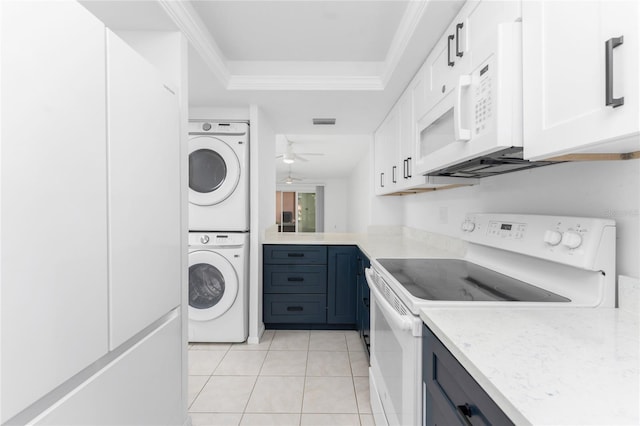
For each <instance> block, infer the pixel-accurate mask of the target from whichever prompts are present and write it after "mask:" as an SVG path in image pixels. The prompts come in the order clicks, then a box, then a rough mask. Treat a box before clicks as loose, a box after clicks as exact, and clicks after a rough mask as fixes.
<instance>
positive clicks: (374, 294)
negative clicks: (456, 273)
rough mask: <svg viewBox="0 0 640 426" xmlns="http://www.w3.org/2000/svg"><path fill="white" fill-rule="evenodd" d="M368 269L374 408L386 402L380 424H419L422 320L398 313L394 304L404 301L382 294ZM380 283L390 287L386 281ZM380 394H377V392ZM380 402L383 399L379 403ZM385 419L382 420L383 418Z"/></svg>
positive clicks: (390, 293)
mask: <svg viewBox="0 0 640 426" xmlns="http://www.w3.org/2000/svg"><path fill="white" fill-rule="evenodd" d="M372 274H373V272H372V271H371V270H370V269H367V270H366V277H367V282H368V283H369V287H370V288H371V375H372V381H373V382H374V383H375V388H374V389H371V400H372V407H373V406H376V405H379V404H380V403H381V404H382V410H383V413H384V417H385V419H380V417H379V414H381V413H374V416H376V415H377V417H378V418H377V419H376V424H380V423H382V422H383V421H384V420H386V423H388V424H389V425H391V426H396V425H398V426H400V425H417V424H419V419H420V417H421V414H420V413H421V408H422V407H421V397H420V392H421V377H422V340H421V335H422V321H421V320H420V318H419V317H416V316H414V315H412V314H411V312H409V311H408V310H407V311H406V312H404V313H400V312H398V310H396V309H395V308H394V307H393V306H400V305H402V302H400V300H399V299H397V297H396V296H395V293H393V291H391V289H387V291H385V294H388V295H389V296H390V297H391V298H392V299H393V298H396V300H394V301H392V302H391V303H390V302H388V301H387V299H385V298H384V297H383V296H382V293H381V292H380V290H379V289H378V287H377V285H376V284H375V283H374V282H373V279H372ZM378 282H379V285H381V286H387V284H386V283H384V281H378ZM376 393H377V394H376ZM377 401H379V402H377ZM381 420H382V421H381Z"/></svg>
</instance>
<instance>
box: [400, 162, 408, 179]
mask: <svg viewBox="0 0 640 426" xmlns="http://www.w3.org/2000/svg"><path fill="white" fill-rule="evenodd" d="M402 177H403V178H405V179H406V178H408V177H409V176H408V175H407V159H406V158H405V159H404V160H403V161H402Z"/></svg>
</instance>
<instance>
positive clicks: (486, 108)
mask: <svg viewBox="0 0 640 426" xmlns="http://www.w3.org/2000/svg"><path fill="white" fill-rule="evenodd" d="M493 68H494V63H493V61H487V62H485V63H484V64H482V65H481V66H480V67H479V68H478V69H477V70H476V71H474V73H473V74H474V75H473V78H472V81H473V82H474V83H475V84H474V85H473V88H472V89H471V90H472V91H473V92H472V97H473V114H474V117H475V120H474V125H473V135H474V136H478V135H480V134H482V133H485V132H486V131H487V130H489V127H490V125H491V118H492V116H493V99H492V97H493V96H492V93H493V90H492V89H493V88H492V86H493V84H492V79H493V78H492V76H493V74H494V69H493Z"/></svg>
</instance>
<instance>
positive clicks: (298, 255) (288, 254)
mask: <svg viewBox="0 0 640 426" xmlns="http://www.w3.org/2000/svg"><path fill="white" fill-rule="evenodd" d="M287 256H289V257H304V253H287Z"/></svg>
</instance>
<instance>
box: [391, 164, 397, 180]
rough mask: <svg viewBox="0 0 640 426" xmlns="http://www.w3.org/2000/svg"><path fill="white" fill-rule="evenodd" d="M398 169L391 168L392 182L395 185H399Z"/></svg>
mask: <svg viewBox="0 0 640 426" xmlns="http://www.w3.org/2000/svg"><path fill="white" fill-rule="evenodd" d="M396 169H397V167H396V166H393V167H392V168H391V181H392V182H393V183H397V179H396Z"/></svg>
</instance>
